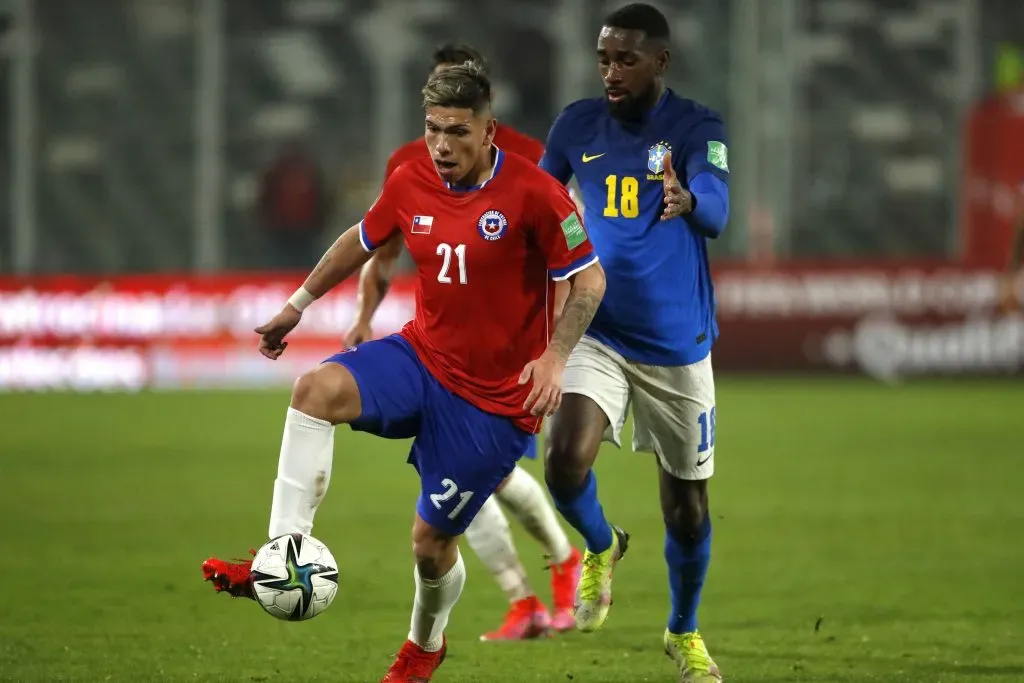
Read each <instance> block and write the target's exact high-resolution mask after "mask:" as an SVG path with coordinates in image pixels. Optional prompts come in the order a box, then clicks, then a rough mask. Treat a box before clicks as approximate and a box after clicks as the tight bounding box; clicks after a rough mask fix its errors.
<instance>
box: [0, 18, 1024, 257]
mask: <svg viewBox="0 0 1024 683" xmlns="http://www.w3.org/2000/svg"><path fill="white" fill-rule="evenodd" d="M619 4H621V2H597V1H595V0H546V1H545V0H515V2H514V11H513V10H512V4H510V3H507V2H504V1H503V0H376V1H374V0H347V1H346V0H89V1H88V2H83V1H82V0H6V1H5V2H3V1H0V17H2V19H0V22H2V23H0V27H2V28H3V31H4V33H3V35H4V37H3V40H2V43H0V44H2V46H3V53H4V55H5V59H4V61H3V63H2V66H0V82H2V85H3V94H2V95H0V97H3V98H4V101H3V105H4V106H3V107H2V108H0V120H2V121H3V123H4V124H5V126H6V129H7V130H8V131H9V132H10V134H9V135H8V136H6V137H5V139H4V140H3V142H2V143H0V155H2V158H3V159H4V160H5V161H9V162H10V163H3V164H0V204H2V205H3V206H5V207H8V208H9V210H7V211H4V212H3V216H2V217H0V269H3V270H5V271H12V270H13V271H16V272H38V273H49V272H139V271H160V270H189V269H198V270H213V269H221V268H265V267H269V266H273V265H274V263H275V261H274V248H273V246H272V244H271V243H270V242H268V240H267V238H266V235H264V234H263V233H262V231H261V230H260V229H259V227H258V225H257V222H256V220H255V216H254V209H253V205H254V200H255V196H256V184H257V182H256V181H257V177H258V174H259V173H260V171H261V170H262V169H263V168H264V167H265V166H266V164H267V163H268V162H269V160H270V159H271V157H272V155H273V154H274V153H275V151H276V150H277V149H279V148H280V146H281V145H282V144H283V143H284V142H285V141H287V140H291V139H294V138H296V137H298V138H302V139H304V140H306V141H308V142H309V143H310V144H311V146H312V147H313V148H314V149H315V150H316V152H317V154H318V157H319V161H320V163H321V164H322V166H323V168H324V170H325V172H326V173H327V175H328V177H329V178H330V183H331V187H332V189H333V190H334V194H335V195H336V203H335V212H334V213H335V216H334V222H335V225H337V226H339V227H343V226H346V225H348V224H350V223H351V222H354V221H355V220H357V219H358V217H359V216H360V214H361V212H362V211H363V210H364V208H365V207H366V206H367V205H368V203H369V202H370V201H372V198H373V196H374V195H375V193H376V190H377V188H378V186H379V183H380V177H381V172H382V169H383V164H384V161H385V159H386V158H387V155H388V153H389V152H390V151H391V150H392V149H393V148H394V147H396V146H398V145H399V144H401V143H403V142H405V141H406V140H408V139H410V138H412V137H414V136H415V135H417V134H418V129H419V112H418V111H417V108H418V107H417V100H418V97H417V94H418V90H419V86H420V84H421V83H422V81H423V79H424V76H425V73H426V69H427V64H426V63H425V62H426V59H427V57H428V56H429V54H430V51H431V49H432V48H433V47H434V46H435V45H437V44H439V43H442V42H446V41H449V40H461V41H466V42H470V43H473V44H475V45H477V46H478V47H479V48H480V49H481V50H482V51H483V52H485V53H486V54H487V56H488V57H489V58H490V60H491V61H492V63H493V65H494V68H495V71H496V77H497V84H496V88H497V110H498V115H499V117H500V118H501V119H503V120H506V121H509V122H511V123H512V124H514V125H516V126H518V127H520V128H521V129H523V130H525V131H526V132H528V133H531V134H533V135H535V136H537V137H540V138H543V137H544V135H545V133H546V131H547V127H548V126H549V124H550V122H551V120H552V119H553V117H554V116H555V114H557V112H558V111H559V109H560V108H561V107H562V106H564V105H565V104H566V103H568V102H570V101H572V100H573V99H576V98H580V97H585V96H590V95H595V94H597V93H599V92H600V83H599V80H598V77H597V74H596V68H595V63H594V57H593V50H594V42H595V39H596V35H597V31H598V29H599V27H600V23H601V18H602V16H603V15H604V14H605V13H606V12H607V11H609V10H610V9H613V8H614V7H616V6H617V5H619ZM655 4H658V5H660V6H661V7H662V8H663V9H664V10H665V11H666V13H667V15H668V16H669V17H670V20H671V24H672V29H673V32H674V43H675V45H674V61H673V67H672V72H671V78H670V85H672V86H673V87H674V88H676V89H677V90H679V91H680V92H682V93H684V94H687V95H689V96H692V97H694V98H695V99H700V100H702V101H704V102H706V103H707V104H709V105H711V106H713V107H715V108H718V109H719V110H721V111H722V112H723V113H724V114H725V115H726V117H727V121H728V124H729V128H730V135H731V138H732V140H731V142H732V144H731V147H732V151H733V155H732V156H733V160H732V163H731V166H732V168H733V181H732V186H733V218H732V221H731V224H730V229H729V230H728V231H727V237H726V239H724V240H723V241H722V243H721V244H717V245H715V252H716V254H717V255H742V254H745V253H747V252H748V251H751V250H755V249H760V248H767V247H765V243H767V244H768V246H769V247H771V248H774V249H775V250H776V251H778V252H779V253H780V254H784V255H785V254H791V255H800V256H849V255H882V254H903V255H906V254H914V255H924V254H928V255H936V254H945V253H951V252H952V251H954V250H955V249H956V246H957V245H956V240H955V235H956V230H955V223H956V202H957V198H958V192H959V179H958V177H959V148H960V143H959V139H960V127H961V121H962V118H963V115H964V112H965V110H966V108H967V107H968V106H969V105H970V103H971V102H972V100H973V99H974V98H975V97H976V96H977V94H978V93H979V92H981V91H982V89H983V81H984V75H985V74H984V70H983V68H982V66H981V65H982V64H983V63H984V58H985V56H986V54H988V52H989V51H990V50H991V49H992V46H993V45H994V44H995V43H996V42H997V41H999V40H1005V39H1008V38H1010V39H1012V38H1014V36H1012V35H1009V36H1008V35H1006V34H1007V32H1010V33H1012V31H1013V29H1012V28H1007V26H1009V27H1012V26H1014V25H1017V26H1024V21H1021V22H1016V23H1014V22H1013V21H1006V20H1005V18H1006V17H1008V16H1016V15H1022V14H1024V12H1022V10H1020V9H1019V7H1018V5H1016V4H1014V3H1009V2H997V1H996V0H991V1H987V2H976V1H975V0H674V1H664V2H660V3H655ZM1022 18H1024V17H1022ZM330 239H331V235H329V234H325V235H324V241H325V242H326V241H329V240H330Z"/></svg>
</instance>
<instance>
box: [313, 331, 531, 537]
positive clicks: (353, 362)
mask: <svg viewBox="0 0 1024 683" xmlns="http://www.w3.org/2000/svg"><path fill="white" fill-rule="evenodd" d="M324 362H325V363H338V364H339V365H344V366H345V367H346V368H348V370H349V372H351V373H352V376H353V377H355V380H356V384H357V385H358V386H359V395H360V397H361V399H362V405H363V412H362V415H360V416H359V419H357V420H356V421H354V422H353V423H352V429H355V430H357V431H361V432H368V433H370V434H376V435H377V436H382V437H384V438H385V439H408V438H415V440H414V441H413V444H412V450H411V451H410V453H409V463H410V464H411V465H413V467H415V468H416V470H417V471H418V472H419V475H420V497H419V502H418V503H417V506H416V510H417V512H419V514H420V517H422V518H423V519H424V520H426V521H427V522H428V523H429V524H430V525H431V526H433V527H435V528H437V529H440V530H441V531H443V532H445V533H448V534H451V535H453V536H457V535H459V534H461V533H462V532H464V531H465V530H466V527H468V526H469V523H470V522H471V521H473V517H475V516H476V513H477V512H478V511H479V510H480V507H481V506H482V505H483V504H484V502H485V501H486V500H487V499H488V498H489V497H490V495H491V494H492V493H494V490H495V489H496V488H497V487H498V485H499V484H500V483H501V481H502V480H503V479H504V478H505V477H507V476H508V475H509V474H510V473H511V472H512V470H513V469H514V468H515V466H516V462H517V461H518V460H519V458H520V457H522V455H523V454H524V453H525V452H526V451H527V449H528V448H529V446H530V440H531V439H532V438H533V435H532V434H529V433H527V432H524V431H523V430H521V429H519V428H518V427H517V426H516V425H515V424H514V423H513V422H512V421H511V420H509V419H508V418H506V417H502V416H500V415H494V414H493V413H488V412H485V411H483V410H481V409H479V408H477V407H476V406H474V405H472V404H471V403H469V402H468V401H466V400H464V399H462V398H460V397H458V396H456V395H455V394H453V393H452V392H450V391H448V390H447V389H445V388H444V387H443V386H442V385H441V383H440V382H438V381H437V379H435V378H434V376H433V375H432V374H430V371H429V370H427V368H426V367H425V366H424V365H423V363H421V362H420V359H419V358H418V357H417V356H416V352H415V351H414V350H413V348H412V346H410V345H409V342H407V341H406V340H405V339H404V338H402V337H401V336H399V335H392V336H390V337H384V338H383V339H377V340H374V341H369V342H366V343H364V344H360V345H359V346H357V347H356V348H354V349H350V350H348V351H345V352H343V353H337V354H335V355H333V356H331V357H330V358H328V359H327V360H326V361H324Z"/></svg>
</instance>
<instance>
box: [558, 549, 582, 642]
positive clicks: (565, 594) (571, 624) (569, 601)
mask: <svg viewBox="0 0 1024 683" xmlns="http://www.w3.org/2000/svg"><path fill="white" fill-rule="evenodd" d="M581 568H582V561H581V556H580V551H579V550H576V548H573V549H572V554H571V555H569V559H567V560H566V561H565V562H562V563H561V564H553V565H551V597H552V605H551V606H552V613H551V628H552V629H553V630H555V631H558V632H560V633H561V632H564V631H571V630H572V629H574V628H576V617H575V616H573V604H574V603H575V602H576V586H577V584H578V583H579V582H580V569H581Z"/></svg>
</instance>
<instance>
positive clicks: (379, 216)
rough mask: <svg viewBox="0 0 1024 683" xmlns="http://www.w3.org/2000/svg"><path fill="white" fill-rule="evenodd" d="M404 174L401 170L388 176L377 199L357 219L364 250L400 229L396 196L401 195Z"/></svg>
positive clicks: (374, 247)
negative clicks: (364, 214) (359, 218)
mask: <svg viewBox="0 0 1024 683" xmlns="http://www.w3.org/2000/svg"><path fill="white" fill-rule="evenodd" d="M405 175H406V174H405V173H404V172H403V173H397V174H394V175H391V176H389V177H388V179H387V180H385V181H384V188H383V189H382V190H381V191H380V194H379V195H378V196H377V201H375V202H374V203H373V206H371V207H370V210H369V211H367V212H366V216H365V217H364V218H363V220H361V221H359V241H360V243H362V245H363V249H365V250H366V251H373V250H375V249H376V248H377V247H379V246H380V245H382V244H384V243H385V242H387V241H388V239H390V238H391V236H392V235H394V234H395V233H396V232H398V231H399V230H400V229H401V228H400V227H399V224H398V197H401V196H402V189H401V186H402V185H404V184H405V181H404V180H403V179H404V178H405Z"/></svg>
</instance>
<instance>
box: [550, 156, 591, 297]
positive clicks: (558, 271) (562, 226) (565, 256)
mask: <svg viewBox="0 0 1024 683" xmlns="http://www.w3.org/2000/svg"><path fill="white" fill-rule="evenodd" d="M537 187H538V189H539V190H540V191H539V196H536V197H535V198H534V201H535V202H536V204H535V205H536V207H537V213H536V214H535V216H534V230H536V233H537V241H538V243H539V244H540V248H541V250H542V251H543V252H544V257H545V258H546V259H547V264H548V271H550V273H551V279H552V280H566V279H568V278H570V277H572V276H573V275H575V274H576V273H578V272H580V271H581V270H583V269H584V268H586V267H587V266H590V265H593V264H594V263H596V262H597V254H595V253H594V248H593V246H592V245H591V243H590V239H589V238H588V237H587V231H586V229H585V228H584V227H583V221H582V220H581V219H580V216H579V214H578V213H576V203H575V202H573V200H572V197H570V196H569V192H568V190H566V189H565V187H564V186H563V185H562V184H561V183H559V182H558V181H557V180H555V179H554V178H552V177H551V176H549V175H547V174H546V173H545V174H544V179H543V181H542V182H541V183H538V184H537Z"/></svg>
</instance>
